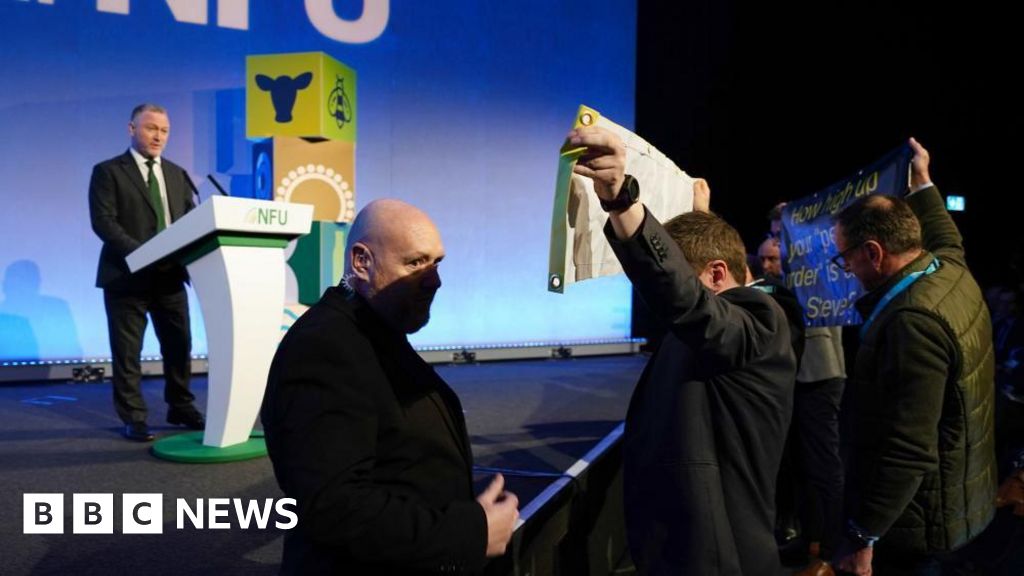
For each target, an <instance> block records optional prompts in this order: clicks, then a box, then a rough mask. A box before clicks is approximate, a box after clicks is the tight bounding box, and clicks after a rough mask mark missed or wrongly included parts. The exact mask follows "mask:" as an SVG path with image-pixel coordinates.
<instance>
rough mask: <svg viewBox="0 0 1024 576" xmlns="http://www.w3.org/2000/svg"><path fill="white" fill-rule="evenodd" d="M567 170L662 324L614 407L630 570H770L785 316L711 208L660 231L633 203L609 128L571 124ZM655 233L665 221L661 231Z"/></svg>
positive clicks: (635, 192)
mask: <svg viewBox="0 0 1024 576" xmlns="http://www.w3.org/2000/svg"><path fill="white" fill-rule="evenodd" d="M569 142H570V143H571V144H573V145H578V146H583V147H586V151H585V152H584V153H583V155H582V156H581V157H580V158H579V160H578V162H577V164H576V167H575V168H574V171H575V172H576V173H577V174H580V175H581V176H585V177H587V178H592V179H593V182H594V195H595V196H596V200H597V201H598V202H599V203H600V204H601V206H602V209H603V210H604V211H605V212H607V213H608V218H607V224H606V225H605V227H604V234H605V237H606V238H607V240H608V242H609V243H610V245H611V247H612V249H613V250H614V252H615V255H616V257H617V258H618V260H619V262H620V263H621V264H622V268H623V270H625V272H626V275H627V276H629V278H630V280H631V281H632V282H633V286H634V287H635V288H636V289H637V291H638V293H639V294H640V296H641V297H642V298H643V299H644V301H645V302H646V303H647V305H648V306H649V307H650V308H651V310H652V311H654V313H655V315H656V316H657V317H658V318H662V319H664V321H665V322H666V324H668V327H669V328H670V330H669V333H668V335H667V336H666V337H665V339H664V341H663V342H662V344H661V346H660V348H659V349H658V352H657V353H656V354H655V355H654V356H653V357H652V358H651V360H650V362H649V364H648V366H647V369H646V370H645V372H644V375H643V376H642V377H641V379H640V382H639V383H638V384H637V387H636V390H635V391H634V393H633V398H632V399H631V401H630V406H629V411H628V413H627V415H626V429H625V440H624V442H625V444H624V450H623V453H624V455H625V456H624V463H623V475H624V476H623V480H624V489H625V496H624V503H625V512H626V530H627V535H628V537H629V545H630V552H631V555H632V558H633V561H634V562H635V563H636V565H637V568H638V570H639V572H640V573H641V574H700V575H702V576H709V575H716V574H720V575H726V574H729V575H733V574H744V575H746V576H760V575H764V576H767V575H775V574H779V573H781V566H780V564H779V558H778V554H777V552H776V547H775V539H774V536H773V534H772V532H773V528H774V498H775V477H776V474H777V473H778V468H779V461H780V460H781V457H782V446H783V442H784V440H785V436H786V430H787V429H788V427H789V419H790V413H791V411H792V402H793V380H794V377H795V374H796V359H795V356H794V354H793V349H792V346H791V345H790V338H789V327H788V325H787V322H786V318H785V315H784V313H783V311H782V309H781V308H779V306H778V304H776V303H775V302H774V301H773V300H772V299H771V297H770V296H768V295H767V294H765V293H764V292H761V291H760V290H756V289H753V288H747V287H744V286H743V282H744V281H745V279H746V278H745V277H746V274H745V272H746V270H745V261H746V257H745V250H744V247H743V242H742V240H741V239H740V237H739V234H738V233H737V232H736V230H735V229H733V228H732V227H731V226H729V225H728V224H727V223H725V222H724V221H722V220H721V219H720V218H718V217H717V216H715V215H713V214H710V213H705V212H690V213H687V214H683V215H682V216H678V217H677V218H674V219H672V220H671V221H669V222H668V223H667V224H666V227H665V228H663V227H662V226H661V224H660V223H659V222H658V221H657V219H656V218H655V217H654V216H653V214H652V213H651V212H650V211H648V209H647V208H646V207H645V206H644V205H643V204H641V203H640V202H639V197H640V194H641V186H642V182H639V181H638V180H637V179H635V178H633V177H632V176H630V175H627V174H625V166H626V149H625V146H624V145H623V143H622V141H621V139H620V138H619V137H618V136H616V135H615V134H614V133H612V132H610V131H608V130H605V129H603V128H600V127H583V128H579V129H576V130H573V131H572V132H570V133H569ZM667 229H668V230H667Z"/></svg>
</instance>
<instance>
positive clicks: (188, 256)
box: [180, 234, 288, 266]
mask: <svg viewBox="0 0 1024 576" xmlns="http://www.w3.org/2000/svg"><path fill="white" fill-rule="evenodd" d="M222 246H248V247H251V248H285V247H287V246H288V239H287V238H282V237H280V236H266V235H243V234H217V235H214V236H209V237H207V238H203V239H202V240H200V241H199V242H197V243H195V244H192V245H190V246H187V247H186V248H185V249H184V250H182V252H181V256H180V259H181V263H182V264H184V265H186V266H187V265H189V264H191V263H193V262H195V261H196V260H199V259H200V258H202V257H203V256H206V255H207V254H209V253H210V252H213V251H214V250H216V249H217V248H220V247H222Z"/></svg>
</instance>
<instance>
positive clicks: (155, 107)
mask: <svg viewBox="0 0 1024 576" xmlns="http://www.w3.org/2000/svg"><path fill="white" fill-rule="evenodd" d="M143 112H156V113H157V114H163V115H165V116H166V115H167V109H166V108H164V107H163V106H161V105H159V104H151V103H149V102H145V103H142V104H139V105H138V106H136V107H135V108H132V117H131V121H132V122H135V119H136V118H138V117H139V114H142V113H143Z"/></svg>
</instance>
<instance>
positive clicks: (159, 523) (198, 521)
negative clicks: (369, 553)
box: [22, 494, 299, 534]
mask: <svg viewBox="0 0 1024 576" xmlns="http://www.w3.org/2000/svg"><path fill="white" fill-rule="evenodd" d="M71 506H72V509H71V524H72V525H71V533H72V534H113V533H114V521H115V515H116V514H117V512H118V509H115V507H114V495H113V494H72V495H71ZM295 508H296V504H295V499H294V498H281V499H278V500H276V501H275V500H274V499H272V498H265V499H262V500H243V499H241V498H206V499H203V498H196V500H195V502H189V501H188V500H187V499H185V498H178V499H176V500H175V517H176V523H175V526H176V528H177V529H178V530H184V529H185V525H186V522H187V523H188V524H191V527H192V528H194V529H197V530H204V529H210V530H229V529H232V528H239V529H242V530H249V529H257V530H266V529H267V528H268V527H269V526H270V525H271V519H272V517H274V522H273V527H274V528H277V529H278V530H291V529H292V528H295V526H296V525H298V523H299V517H298V515H297V514H296V513H295ZM119 510H120V519H121V523H120V524H121V533H122V534H163V531H164V522H163V516H164V496H163V494H122V495H121V507H120V509H119ZM232 519H233V520H234V523H233V522H232ZM22 532H23V533H24V534H64V532H65V526H64V494H25V495H24V504H23V507H22Z"/></svg>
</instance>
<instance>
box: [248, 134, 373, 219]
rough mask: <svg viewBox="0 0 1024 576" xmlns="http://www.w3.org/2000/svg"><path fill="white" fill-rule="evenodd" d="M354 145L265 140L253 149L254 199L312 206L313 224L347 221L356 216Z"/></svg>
mask: <svg viewBox="0 0 1024 576" xmlns="http://www.w3.org/2000/svg"><path fill="white" fill-rule="evenodd" d="M355 164H356V158H355V144H354V143H352V142H342V141H338V140H307V139H304V138H289V137H286V136H282V137H277V138H268V139H267V140H264V141H262V142H257V143H256V144H255V145H254V146H253V186H254V187H255V190H254V197H255V198H263V199H266V200H275V201H278V202H296V203H299V204H312V205H313V220H319V221H328V222H351V221H352V219H353V218H355V215H356V192H355V177H356V175H355Z"/></svg>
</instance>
